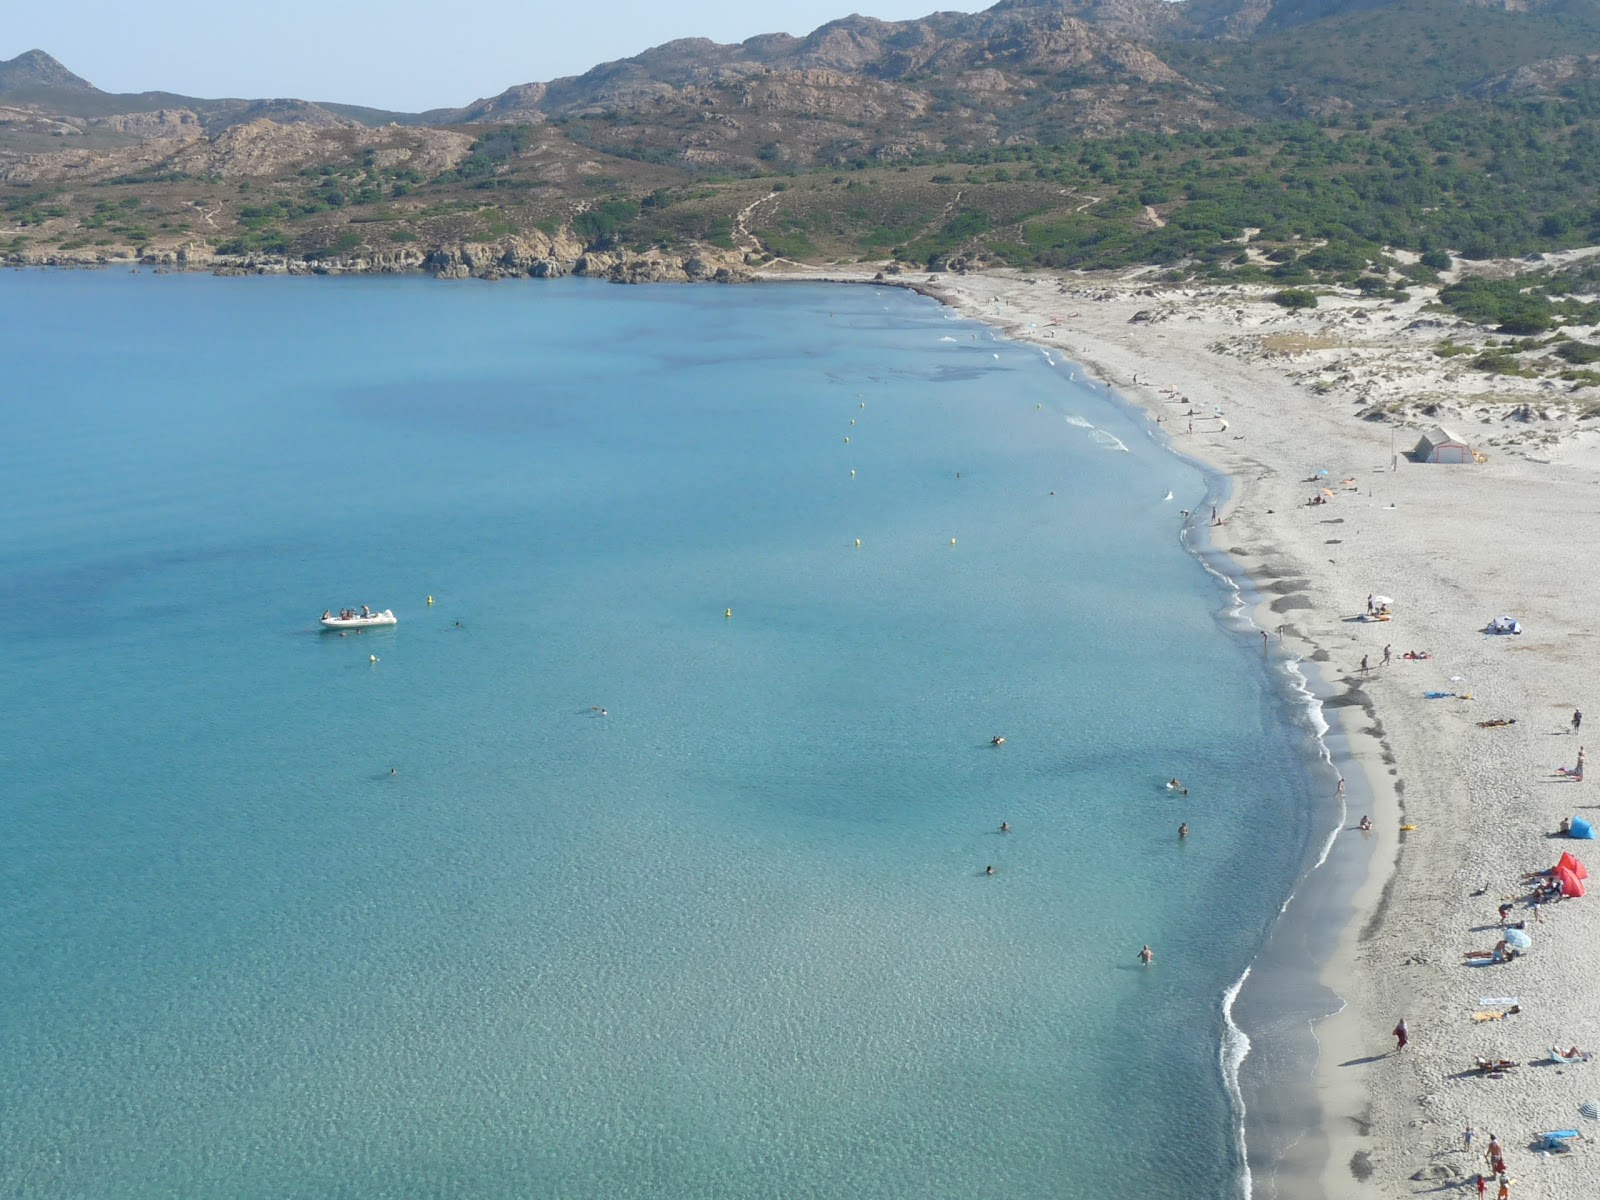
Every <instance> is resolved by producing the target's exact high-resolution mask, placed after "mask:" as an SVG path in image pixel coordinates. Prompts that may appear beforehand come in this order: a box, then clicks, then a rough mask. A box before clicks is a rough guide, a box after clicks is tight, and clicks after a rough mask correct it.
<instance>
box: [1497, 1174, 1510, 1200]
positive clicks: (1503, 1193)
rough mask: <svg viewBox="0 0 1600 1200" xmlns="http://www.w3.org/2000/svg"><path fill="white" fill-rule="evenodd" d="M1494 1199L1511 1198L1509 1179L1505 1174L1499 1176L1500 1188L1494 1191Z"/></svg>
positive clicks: (1505, 1199) (1507, 1199)
mask: <svg viewBox="0 0 1600 1200" xmlns="http://www.w3.org/2000/svg"><path fill="white" fill-rule="evenodd" d="M1495 1200H1511V1180H1510V1179H1508V1178H1506V1176H1505V1175H1501V1176H1500V1190H1499V1191H1498V1192H1496V1193H1495Z"/></svg>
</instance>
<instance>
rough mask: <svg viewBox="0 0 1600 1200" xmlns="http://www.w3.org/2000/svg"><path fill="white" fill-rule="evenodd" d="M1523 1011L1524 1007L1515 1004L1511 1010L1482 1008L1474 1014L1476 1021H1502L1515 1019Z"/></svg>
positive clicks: (1473, 1017)
mask: <svg viewBox="0 0 1600 1200" xmlns="http://www.w3.org/2000/svg"><path fill="white" fill-rule="evenodd" d="M1521 1011H1522V1005H1520V1004H1513V1005H1512V1006H1511V1007H1510V1008H1480V1009H1479V1010H1478V1011H1477V1012H1475V1013H1473V1014H1472V1019H1473V1020H1474V1021H1479V1022H1482V1021H1500V1020H1504V1019H1505V1018H1506V1017H1514V1016H1516V1015H1517V1014H1518V1013H1519V1012H1521Z"/></svg>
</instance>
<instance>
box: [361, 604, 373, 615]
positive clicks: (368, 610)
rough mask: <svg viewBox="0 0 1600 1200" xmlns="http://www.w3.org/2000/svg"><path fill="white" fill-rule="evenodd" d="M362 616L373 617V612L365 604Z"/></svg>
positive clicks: (362, 608)
mask: <svg viewBox="0 0 1600 1200" xmlns="http://www.w3.org/2000/svg"><path fill="white" fill-rule="evenodd" d="M361 615H362V616H363V617H370V616H371V615H372V610H371V609H370V608H368V607H367V606H366V605H365V604H363V605H362V606H361Z"/></svg>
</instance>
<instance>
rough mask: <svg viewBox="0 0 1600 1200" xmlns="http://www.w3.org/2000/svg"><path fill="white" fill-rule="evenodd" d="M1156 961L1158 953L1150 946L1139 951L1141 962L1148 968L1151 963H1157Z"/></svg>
mask: <svg viewBox="0 0 1600 1200" xmlns="http://www.w3.org/2000/svg"><path fill="white" fill-rule="evenodd" d="M1155 960H1156V952H1155V951H1154V950H1152V949H1150V947H1149V946H1146V947H1144V948H1143V949H1142V950H1140V951H1139V961H1140V962H1142V963H1143V964H1144V965H1145V966H1147V967H1148V966H1149V965H1150V964H1151V963H1153V962H1155Z"/></svg>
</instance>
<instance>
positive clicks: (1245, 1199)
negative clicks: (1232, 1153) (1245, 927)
mask: <svg viewBox="0 0 1600 1200" xmlns="http://www.w3.org/2000/svg"><path fill="white" fill-rule="evenodd" d="M1249 978H1250V968H1249V967H1246V968H1245V969H1244V974H1243V975H1241V976H1239V978H1238V979H1236V980H1234V981H1233V986H1232V987H1230V988H1229V989H1228V990H1227V991H1225V992H1223V993H1222V1048H1221V1050H1220V1052H1219V1055H1218V1058H1219V1062H1220V1065H1221V1067H1222V1086H1223V1087H1224V1088H1226V1089H1227V1092H1228V1099H1229V1100H1231V1101H1232V1103H1233V1110H1234V1111H1235V1112H1236V1113H1238V1114H1239V1122H1238V1125H1237V1126H1236V1127H1235V1128H1234V1132H1233V1137H1234V1145H1235V1147H1236V1148H1237V1149H1238V1151H1239V1161H1240V1162H1242V1163H1244V1170H1243V1171H1242V1172H1240V1175H1239V1196H1240V1200H1250V1196H1251V1192H1252V1190H1253V1184H1252V1181H1251V1178H1250V1155H1249V1150H1248V1148H1247V1147H1246V1146H1245V1141H1244V1089H1243V1088H1241V1087H1240V1086H1239V1068H1240V1067H1242V1066H1243V1065H1244V1060H1245V1059H1246V1058H1248V1057H1249V1056H1250V1036H1249V1035H1248V1034H1247V1033H1245V1031H1244V1030H1242V1029H1240V1028H1239V1026H1238V1025H1236V1024H1234V1020H1233V1002H1234V1001H1235V1000H1237V999H1238V998H1239V990H1240V989H1241V988H1243V987H1244V981H1245V980H1246V979H1249Z"/></svg>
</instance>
